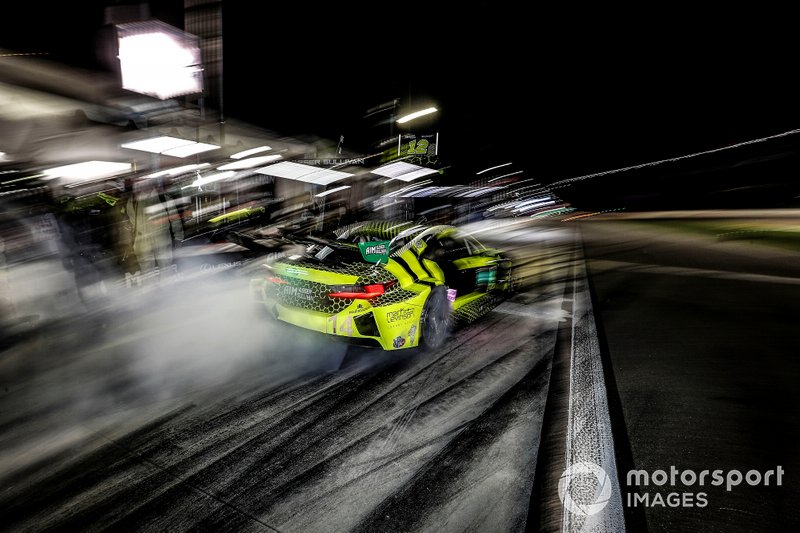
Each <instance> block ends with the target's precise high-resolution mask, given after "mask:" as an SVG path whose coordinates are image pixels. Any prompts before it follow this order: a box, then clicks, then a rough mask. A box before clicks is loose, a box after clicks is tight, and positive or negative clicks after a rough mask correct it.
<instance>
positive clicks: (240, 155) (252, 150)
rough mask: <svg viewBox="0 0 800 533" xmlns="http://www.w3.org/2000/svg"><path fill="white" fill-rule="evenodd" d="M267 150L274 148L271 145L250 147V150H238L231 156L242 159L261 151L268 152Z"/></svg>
mask: <svg viewBox="0 0 800 533" xmlns="http://www.w3.org/2000/svg"><path fill="white" fill-rule="evenodd" d="M267 150H272V148H271V147H270V146H259V147H258V148H250V149H249V150H244V151H242V152H236V153H235V154H233V155H232V156H231V159H241V158H243V157H249V156H251V155H256V154H260V153H261V152H266V151H267Z"/></svg>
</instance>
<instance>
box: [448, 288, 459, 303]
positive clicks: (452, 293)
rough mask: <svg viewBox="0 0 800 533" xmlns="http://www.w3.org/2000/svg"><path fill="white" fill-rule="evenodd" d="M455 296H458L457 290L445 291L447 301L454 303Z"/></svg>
mask: <svg viewBox="0 0 800 533" xmlns="http://www.w3.org/2000/svg"><path fill="white" fill-rule="evenodd" d="M456 294H458V291H457V290H455V289H447V299H448V300H450V301H451V302H455V301H456Z"/></svg>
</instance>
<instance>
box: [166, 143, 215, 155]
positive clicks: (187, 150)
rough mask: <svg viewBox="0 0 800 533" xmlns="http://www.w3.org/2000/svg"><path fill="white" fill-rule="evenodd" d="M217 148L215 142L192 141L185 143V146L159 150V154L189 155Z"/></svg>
mask: <svg viewBox="0 0 800 533" xmlns="http://www.w3.org/2000/svg"><path fill="white" fill-rule="evenodd" d="M218 148H219V146H217V145H216V144H208V143H192V144H187V145H186V146H178V147H177V148H171V149H169V150H164V151H163V152H161V155H168V156H172V157H189V156H192V155H196V154H199V153H202V152H208V151H210V150H216V149H218Z"/></svg>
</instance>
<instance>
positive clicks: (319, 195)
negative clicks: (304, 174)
mask: <svg viewBox="0 0 800 533" xmlns="http://www.w3.org/2000/svg"><path fill="white" fill-rule="evenodd" d="M349 188H350V186H349V185H342V186H341V187H336V188H334V189H330V190H327V191H325V192H321V193H319V194H315V195H314V197H315V198H324V197H326V196H328V195H329V194H333V193H335V192H339V191H343V190H345V189H349Z"/></svg>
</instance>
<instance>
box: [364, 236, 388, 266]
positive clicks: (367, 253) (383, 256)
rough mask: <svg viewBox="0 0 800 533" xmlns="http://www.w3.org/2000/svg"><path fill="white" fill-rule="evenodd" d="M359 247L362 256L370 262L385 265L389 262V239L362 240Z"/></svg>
mask: <svg viewBox="0 0 800 533" xmlns="http://www.w3.org/2000/svg"><path fill="white" fill-rule="evenodd" d="M358 249H359V250H360V251H361V257H363V258H364V261H367V262H368V263H383V264H384V265H385V264H386V263H388V262H389V241H373V242H360V243H358Z"/></svg>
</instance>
